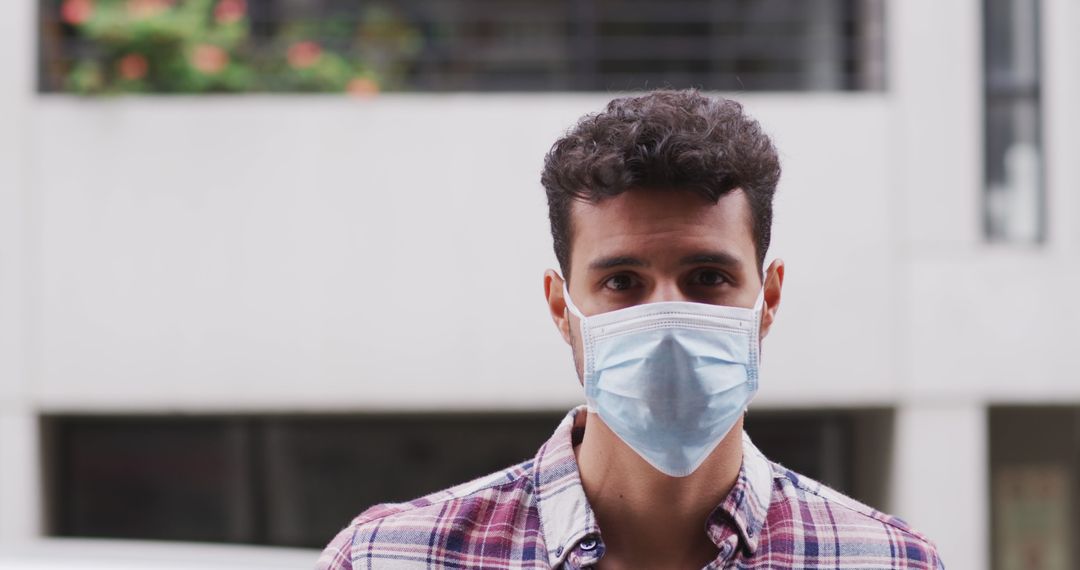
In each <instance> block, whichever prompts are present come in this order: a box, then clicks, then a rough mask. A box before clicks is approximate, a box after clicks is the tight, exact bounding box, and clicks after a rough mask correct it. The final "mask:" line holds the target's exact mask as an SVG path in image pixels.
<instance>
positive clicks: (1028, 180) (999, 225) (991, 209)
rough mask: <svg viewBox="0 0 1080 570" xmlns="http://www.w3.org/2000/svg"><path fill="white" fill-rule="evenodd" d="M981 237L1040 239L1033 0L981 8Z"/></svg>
mask: <svg viewBox="0 0 1080 570" xmlns="http://www.w3.org/2000/svg"><path fill="white" fill-rule="evenodd" d="M984 6H985V10H986V18H985V62H984V71H985V76H986V87H985V113H986V115H985V137H986V141H985V158H984V160H985V185H986V186H985V194H984V219H985V231H986V235H987V237H988V238H989V239H991V240H995V241H1005V242H1012V243H1040V242H1042V241H1043V240H1044V239H1045V236H1046V214H1045V211H1046V204H1045V201H1046V199H1045V189H1044V185H1045V183H1044V180H1043V157H1042V135H1041V130H1042V108H1041V103H1040V77H1039V34H1038V14H1039V5H1038V0H986V2H985V4H984Z"/></svg>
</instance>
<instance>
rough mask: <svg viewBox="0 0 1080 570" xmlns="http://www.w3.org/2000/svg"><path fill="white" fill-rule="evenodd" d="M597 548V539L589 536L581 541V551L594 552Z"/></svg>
mask: <svg viewBox="0 0 1080 570" xmlns="http://www.w3.org/2000/svg"><path fill="white" fill-rule="evenodd" d="M595 548H596V539H595V538H593V537H591V536H589V537H585V538H583V539H581V549H582V550H584V551H586V552H587V551H589V550H593V549H595Z"/></svg>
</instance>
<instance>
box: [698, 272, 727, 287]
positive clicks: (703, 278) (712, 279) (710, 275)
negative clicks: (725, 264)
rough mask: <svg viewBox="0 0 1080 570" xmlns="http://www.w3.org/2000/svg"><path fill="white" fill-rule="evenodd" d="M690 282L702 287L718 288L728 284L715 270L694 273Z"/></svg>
mask: <svg viewBox="0 0 1080 570" xmlns="http://www.w3.org/2000/svg"><path fill="white" fill-rule="evenodd" d="M690 282H691V284H693V285H701V286H703V287H719V286H720V285H723V284H724V283H728V278H727V276H726V275H724V274H723V273H721V272H719V271H717V270H715V269H702V270H700V271H697V272H696V273H694V275H693V276H692V277H691V278H690Z"/></svg>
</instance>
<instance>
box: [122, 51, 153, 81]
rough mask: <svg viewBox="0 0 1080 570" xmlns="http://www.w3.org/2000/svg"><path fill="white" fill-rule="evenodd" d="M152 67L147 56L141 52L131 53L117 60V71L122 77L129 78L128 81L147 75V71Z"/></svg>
mask: <svg viewBox="0 0 1080 570" xmlns="http://www.w3.org/2000/svg"><path fill="white" fill-rule="evenodd" d="M149 69H150V64H149V63H147V61H146V57H145V56H143V55H142V54H140V53H129V54H127V55H125V56H124V57H122V58H120V61H118V62H116V71H117V73H119V74H120V77H123V78H124V79H127V80H128V81H135V80H138V79H142V78H143V77H146V72H147V71H148V70H149Z"/></svg>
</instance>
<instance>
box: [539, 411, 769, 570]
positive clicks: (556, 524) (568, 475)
mask: <svg viewBox="0 0 1080 570" xmlns="http://www.w3.org/2000/svg"><path fill="white" fill-rule="evenodd" d="M585 414H586V410H585V406H578V407H576V408H574V409H572V410H570V412H569V413H567V414H566V417H564V418H563V420H562V422H561V423H560V424H559V427H557V428H556V429H555V433H554V434H553V435H552V436H551V438H550V439H548V441H547V442H546V443H544V445H543V446H541V447H540V451H538V452H537V454H536V458H535V460H534V462H533V482H534V485H535V491H536V508H537V511H538V512H539V515H540V529H541V532H542V533H543V536H544V542H545V544H546V545H547V554H548V562H549V564H551V566H552V567H553V568H554V567H558V566H559V565H560V564H562V563H563V560H565V559H566V557H567V555H568V554H569V553H570V552H571V551H573V549H574V547H575V546H576V545H577V543H578V542H580V541H581V539H582V538H584V537H586V536H589V535H592V536H599V535H600V527H599V525H597V523H596V516H595V515H594V514H593V511H592V507H591V506H589V500H588V499H587V498H586V496H585V489H584V488H583V487H582V486H581V475H580V474H579V472H578V464H577V458H576V457H575V456H574V442H573V432H574V428H575V427H579V428H580V427H583V426H584V425H585ZM742 442H743V460H742V466H741V467H740V468H739V476H738V479H737V480H736V481H735V486H734V487H732V489H731V492H729V493H728V494H727V496H726V497H724V499H723V500H722V501H721V502H720V504H719V505H717V507H716V508H715V509H714V510H713V512H712V514H711V515H710V517H709V520H708V523H707V525H706V531H707V533H708V535H709V537H710V538H712V539H713V541H714V542H719V541H720V540H722V539H721V538H720V537H721V536H722V534H721V533H722V529H723V527H726V526H730V525H731V524H732V523H733V524H734V527H735V530H736V531H737V532H738V533H739V539H740V541H741V542H742V544H743V547H744V548H745V549H746V551H747V552H748V553H749V554H753V553H754V552H755V551H756V550H757V546H758V540H759V538H760V537H761V528H762V526H764V524H765V518H766V516H767V515H768V511H769V502H770V499H771V497H772V479H773V471H772V464H771V463H770V462H769V460H768V459H766V458H765V456H764V455H763V454H762V453H761V451H759V450H758V448H757V447H756V446H755V445H754V444H753V442H751V441H750V436H749V435H747V434H746V432H743V434H742Z"/></svg>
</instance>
